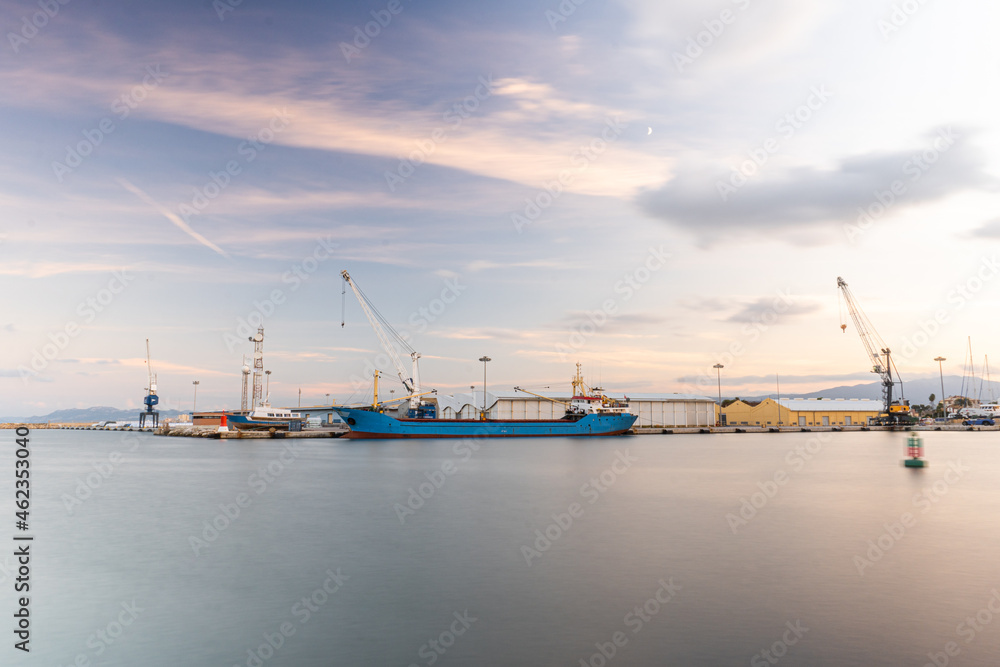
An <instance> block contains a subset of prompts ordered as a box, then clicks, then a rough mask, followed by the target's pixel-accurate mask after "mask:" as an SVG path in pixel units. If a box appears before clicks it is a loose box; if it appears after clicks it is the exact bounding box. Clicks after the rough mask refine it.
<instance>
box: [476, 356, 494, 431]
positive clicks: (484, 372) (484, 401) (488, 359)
mask: <svg viewBox="0 0 1000 667" xmlns="http://www.w3.org/2000/svg"><path fill="white" fill-rule="evenodd" d="M479 361H481V362H483V419H484V420H485V419H486V363H487V362H489V361H493V360H492V359H490V358H489V357H487V356H486V355H483V356H481V357H479Z"/></svg>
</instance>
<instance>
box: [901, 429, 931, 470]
mask: <svg viewBox="0 0 1000 667" xmlns="http://www.w3.org/2000/svg"><path fill="white" fill-rule="evenodd" d="M906 454H907V456H909V457H910V458H908V459H903V465H904V466H906V467H907V468H926V467H927V466H929V465H930V462H929V461H927V460H926V459H924V443H923V441H922V440H921V439H920V438H919V436H916V435H911V436H910V437H908V438H907V439H906Z"/></svg>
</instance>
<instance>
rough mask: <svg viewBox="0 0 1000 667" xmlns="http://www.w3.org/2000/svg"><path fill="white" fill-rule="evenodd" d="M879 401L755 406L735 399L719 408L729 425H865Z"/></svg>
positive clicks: (798, 401)
mask: <svg viewBox="0 0 1000 667" xmlns="http://www.w3.org/2000/svg"><path fill="white" fill-rule="evenodd" d="M881 412H882V402H881V401H876V400H871V399H864V398H852V399H844V398H782V399H779V400H777V401H775V400H774V399H771V398H766V399H764V400H763V401H761V402H760V403H759V404H758V405H750V404H748V403H745V402H743V401H740V400H737V401H735V402H734V403H731V404H729V405H727V406H726V407H724V408H722V423H723V424H726V425H728V426H864V425H866V424H867V423H868V420H869V419H870V418H872V417H878V415H879V414H880V413H881Z"/></svg>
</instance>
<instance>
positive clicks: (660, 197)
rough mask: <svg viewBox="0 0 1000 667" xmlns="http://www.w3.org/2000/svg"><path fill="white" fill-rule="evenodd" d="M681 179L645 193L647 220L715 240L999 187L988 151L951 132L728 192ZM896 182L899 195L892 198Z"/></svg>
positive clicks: (719, 182) (705, 179)
mask: <svg viewBox="0 0 1000 667" xmlns="http://www.w3.org/2000/svg"><path fill="white" fill-rule="evenodd" d="M766 168H767V167H766V165H765V167H764V168H763V169H764V170H766ZM678 174H679V175H678V176H677V177H675V178H674V179H672V180H670V181H668V182H667V183H666V184H664V185H663V186H661V187H660V188H658V189H656V190H647V191H645V192H643V193H641V194H640V195H639V197H638V199H637V202H638V204H639V206H640V208H641V209H642V210H643V211H644V212H645V213H647V214H648V215H650V216H652V217H654V218H659V219H662V220H665V221H666V222H668V223H669V224H671V225H673V226H675V227H679V228H681V229H685V230H687V231H691V232H694V233H696V234H698V235H699V236H701V237H702V238H703V239H704V240H706V241H709V242H710V241H712V240H714V238H713V237H714V236H715V235H717V234H720V233H726V234H729V233H733V232H735V233H746V234H750V233H755V232H761V231H789V232H801V231H803V230H806V231H808V230H813V231H817V230H819V229H821V228H822V227H824V226H829V225H830V224H831V223H835V222H840V223H848V222H850V223H853V222H855V221H856V220H857V218H858V215H859V214H858V209H859V208H864V209H870V210H871V212H872V214H873V215H874V217H875V218H876V219H882V217H883V215H884V216H886V217H888V216H891V215H892V213H893V212H895V210H896V208H894V206H896V207H898V206H903V207H905V206H911V205H914V204H918V203H924V202H929V201H934V200H938V199H943V198H945V197H947V196H949V195H951V194H954V193H956V192H959V191H961V190H964V189H967V188H984V187H985V186H987V185H990V184H993V183H994V182H995V181H994V180H993V179H992V178H991V177H989V176H987V174H986V171H985V159H984V156H983V155H982V153H981V152H980V151H979V150H978V149H976V148H974V147H973V146H971V145H970V143H969V142H968V137H967V136H965V135H964V134H963V132H961V131H956V130H953V129H952V128H950V127H947V128H941V129H939V130H935V131H932V132H930V133H929V134H928V135H927V136H926V137H925V138H924V139H923V140H922V141H921V142H920V143H919V144H918V145H915V146H914V147H912V148H910V149H907V150H900V151H895V152H891V153H874V154H866V155H856V156H851V157H847V158H844V159H842V160H841V161H840V162H839V163H838V164H836V165H835V166H834V167H833V168H830V169H826V168H818V167H813V166H803V167H797V168H793V169H789V170H787V171H785V173H783V174H781V175H776V176H771V175H769V174H767V173H760V174H757V175H756V176H753V175H752V176H751V177H750V178H749V180H748V181H747V182H746V184H745V185H743V186H742V187H739V188H737V189H735V190H725V191H724V192H720V189H723V188H724V186H730V185H731V183H730V174H729V173H710V172H709V171H706V170H701V171H697V170H688V171H687V172H685V171H684V170H683V169H679V170H678ZM894 183H896V184H897V186H896V189H897V194H893V193H892V192H891V188H892V186H893V184H894ZM900 188H902V189H900ZM878 193H881V195H879V194H878ZM878 196H881V197H882V199H883V200H884V201H887V202H888V201H890V199H892V200H895V203H890V204H889V205H888V208H889V209H890V211H889V212H888V213H883V214H881V215H879V214H877V211H878V210H879V208H880V207H881V206H882V204H880V203H879V200H878V199H877V197H878ZM723 197H725V200H723Z"/></svg>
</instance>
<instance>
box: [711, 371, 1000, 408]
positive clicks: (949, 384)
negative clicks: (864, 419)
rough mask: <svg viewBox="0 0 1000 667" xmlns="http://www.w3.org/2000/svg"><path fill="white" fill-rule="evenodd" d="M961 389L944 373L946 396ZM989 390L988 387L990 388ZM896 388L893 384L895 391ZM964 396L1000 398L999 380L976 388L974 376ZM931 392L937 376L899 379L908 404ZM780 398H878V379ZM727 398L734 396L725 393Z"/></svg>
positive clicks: (953, 377) (938, 385) (938, 394)
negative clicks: (971, 384)
mask: <svg viewBox="0 0 1000 667" xmlns="http://www.w3.org/2000/svg"><path fill="white" fill-rule="evenodd" d="M961 389H962V378H961V377H960V376H958V375H945V376H944V390H945V393H947V394H948V396H955V395H956V394H958V393H959V392H960V391H961ZM991 390H992V391H991ZM898 391H899V388H898V387H897V388H896V392H897V393H898ZM963 393H964V395H965V396H967V397H969V398H981V399H982V400H984V401H989V400H991V399H992V398H993V397H996V398H1000V382H984V383H983V387H982V391H981V392H980V388H979V380H976V383H975V387H974V388H973V389H969V388H968V387H966V388H965V391H964V392H963ZM931 394H934V400H936V401H939V400H941V379H940V378H939V377H935V378H917V379H914V380H905V381H904V382H903V396H904V397H906V398H907V399H909V401H910V404H911V405H919V404H925V405H926V404H927V399H928V398H929V397H930V395H931ZM768 396H770V397H772V398H773V397H774V394H764V395H762V396H749V395H747V396H740V398H741V399H743V400H752V401H759V400H762V399H765V398H767V397H768ZM781 396H782V398H873V399H881V398H882V384H881V383H880V382H868V383H865V384H855V385H842V386H839V387H831V388H830V389H822V390H820V391H813V392H809V393H808V394H799V393H795V392H788V393H785V392H782V393H781ZM729 398H736V397H735V396H729Z"/></svg>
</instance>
